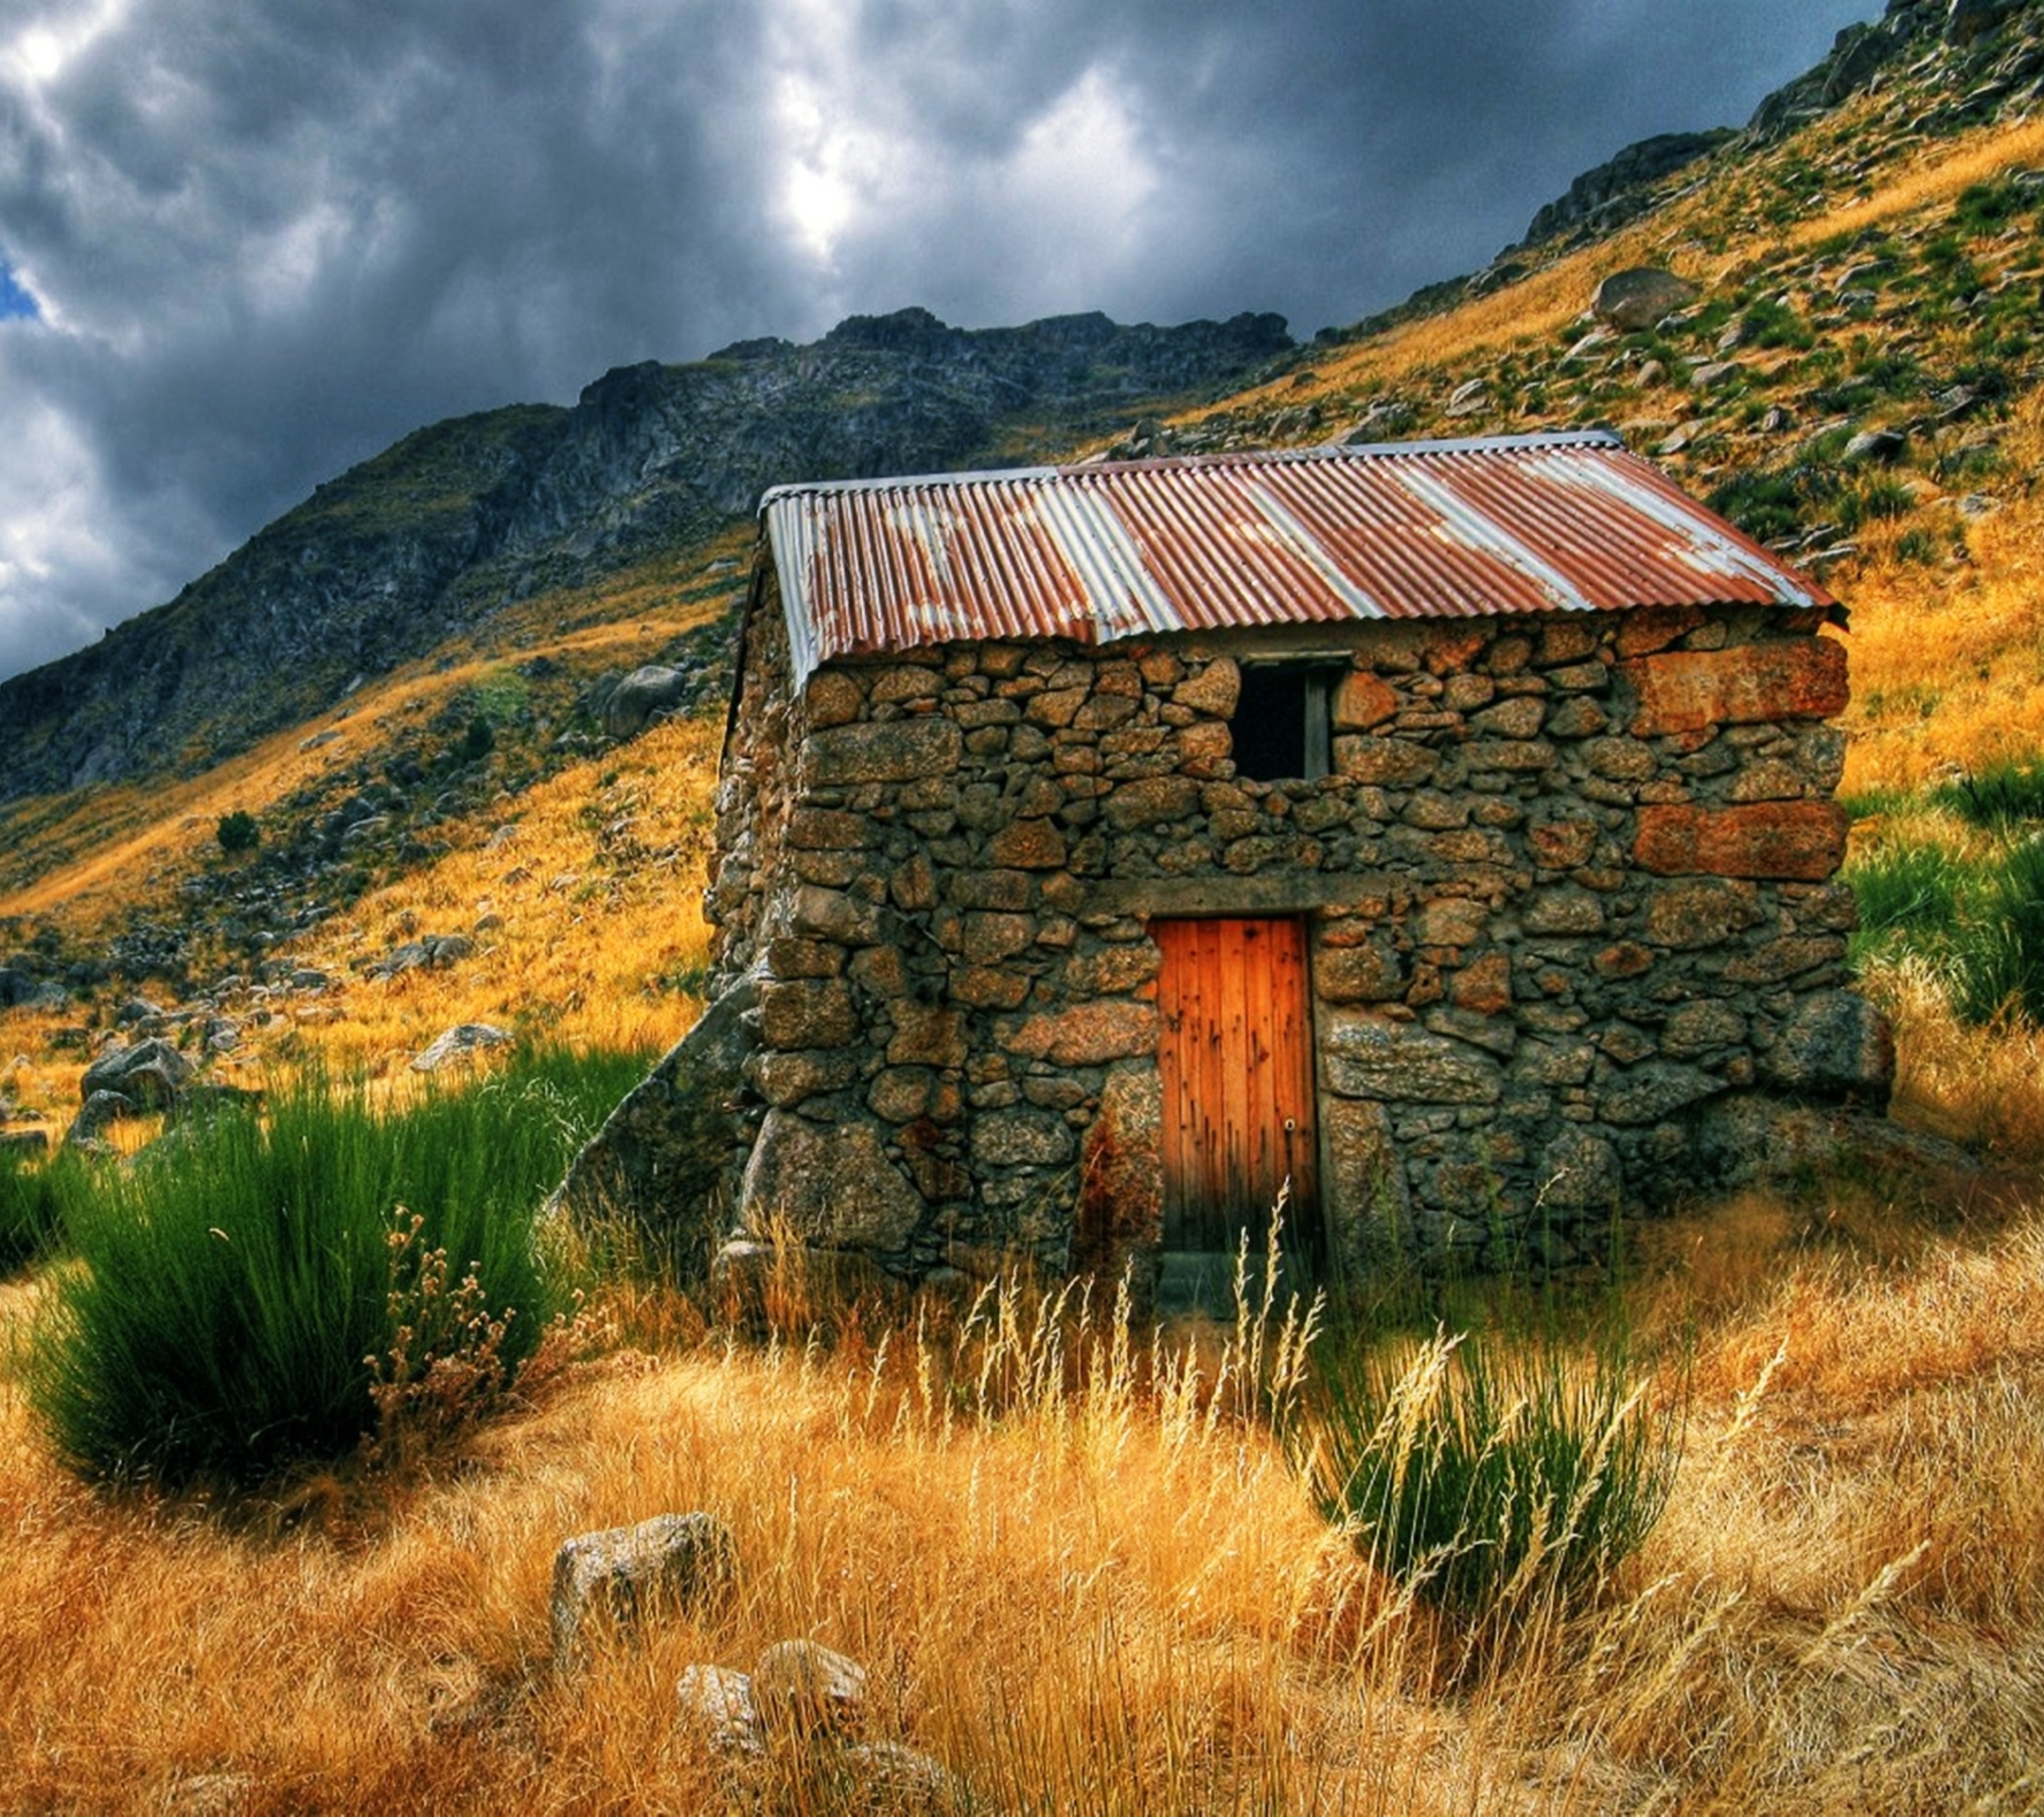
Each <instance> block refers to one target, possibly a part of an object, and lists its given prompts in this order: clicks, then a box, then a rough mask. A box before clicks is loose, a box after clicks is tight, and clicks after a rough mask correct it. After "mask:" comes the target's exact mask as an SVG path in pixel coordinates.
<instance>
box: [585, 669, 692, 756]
mask: <svg viewBox="0 0 2044 1817" xmlns="http://www.w3.org/2000/svg"><path fill="white" fill-rule="evenodd" d="M688 688H689V678H688V676H687V674H686V673H684V672H683V671H682V670H680V669H676V668H670V667H668V666H667V664H666V663H664V662H648V663H646V664H645V665H644V666H643V668H637V669H634V670H633V671H632V672H631V673H630V674H629V675H627V676H625V677H624V678H623V679H620V680H619V681H618V682H617V683H616V684H615V685H614V686H611V687H608V688H607V689H606V690H604V694H603V703H602V706H601V708H600V709H599V713H600V715H601V717H602V720H603V729H604V730H605V731H606V732H608V733H609V734H610V736H611V737H613V738H634V737H637V736H638V734H639V733H640V732H643V731H644V730H645V729H646V728H647V727H648V726H649V725H651V724H652V723H653V721H654V720H656V719H657V718H659V717H660V716H661V714H667V713H672V712H673V711H674V710H675V709H676V708H678V707H680V706H684V705H686V704H687V697H688Z"/></svg>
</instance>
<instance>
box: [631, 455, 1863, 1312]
mask: <svg viewBox="0 0 2044 1817" xmlns="http://www.w3.org/2000/svg"><path fill="white" fill-rule="evenodd" d="M761 515H762V520H763V525H764V535H763V541H762V551H761V556H760V561H759V565H758V568H757V571H756V574H755V578H754V584H753V588H752V591H751V594H750V598H749V605H748V608H747V612H746V617H745V623H744V627H743V633H742V644H741V651H740V657H739V667H738V674H737V678H736V682H735V688H734V697H733V701H732V706H731V718H730V726H729V735H728V739H727V743H726V750H725V755H724V766H723V773H722V781H721V785H720V789H719V794H718V799H717V832H716V854H715V859H714V875H713V878H712V882H711V888H710V895H709V907H710V914H711V919H712V921H713V922H714V926H715V929H716V933H715V944H714V987H715V989H716V991H717V992H719V993H721V994H722V1002H721V1003H720V1005H719V1008H718V1009H716V1010H713V1012H712V1014H711V1015H710V1016H708V1017H706V1018H705V1027H704V1032H702V1033H700V1034H698V1035H697V1036H696V1037H695V1039H696V1044H697V1047H698V1049H699V1050H701V1057H698V1059H697V1061H696V1063H695V1066H694V1068H693V1070H692V1069H691V1068H690V1067H688V1066H687V1065H686V1054H687V1047H686V1044H685V1045H684V1049H683V1050H678V1052H677V1055H676V1056H670V1061H669V1063H667V1096H666V1098H665V1099H664V1100H663V1099H661V1095H660V1092H659V1091H658V1090H657V1089H656V1090H655V1091H654V1095H653V1097H652V1098H651V1099H650V1100H647V1101H645V1102H643V1103H642V1104H641V1106H640V1109H639V1112H638V1116H639V1127H640V1137H639V1138H631V1137H630V1136H629V1133H628V1132H627V1133H626V1137H625V1138H624V1148H625V1149H626V1150H627V1151H630V1152H633V1153H636V1154H638V1155H640V1156H641V1157H642V1158H643V1156H644V1155H646V1154H648V1153H651V1152H653V1151H654V1150H655V1149H657V1147H658V1143H657V1142H651V1141H649V1140H648V1139H647V1138H646V1131H647V1129H648V1128H650V1126H651V1123H652V1122H653V1121H656V1120H657V1117H658V1114H659V1112H660V1105H661V1103H666V1104H667V1105H668V1106H669V1112H670V1114H671V1111H672V1106H673V1104H674V1103H676V1102H678V1098H679V1096H680V1095H681V1092H680V1086H679V1085H678V1084H677V1080H678V1078H685V1080H686V1082H687V1084H688V1085H689V1086H690V1088H691V1089H692V1090H694V1091H695V1092H696V1098H695V1101H694V1102H696V1103H697V1105H698V1106H699V1105H700V1103H702V1102H704V1101H703V1098H702V1092H701V1089H700V1087H701V1086H702V1085H703V1084H704V1083H705V1082H706V1081H711V1080H716V1081H724V1080H729V1081H730V1083H731V1085H732V1086H733V1089H731V1090H730V1091H722V1090H721V1089H720V1090H719V1091H718V1092H717V1093H716V1094H714V1095H715V1103H716V1110H715V1118H716V1121H715V1122H714V1126H713V1127H712V1128H711V1129H710V1132H709V1138H708V1141H707V1143H706V1145H704V1147H703V1151H702V1152H703V1155H705V1156H706V1157H707V1160H706V1165H707V1172H698V1173H697V1174H696V1175H692V1176H691V1177H692V1179H693V1180H694V1181H695V1182H696V1184H697V1185H700V1184H703V1183H706V1182H707V1183H712V1184H714V1185H715V1186H716V1187H717V1189H718V1190H717V1191H715V1192H714V1194H713V1197H714V1200H715V1208H714V1210H713V1211H712V1212H711V1213H710V1214H709V1215H710V1216H711V1217H712V1219H713V1220H714V1229H713V1230H712V1231H710V1232H708V1233H707V1235H706V1237H705V1244H706V1247H705V1251H704V1253H705V1254H707V1253H709V1252H710V1251H715V1252H716V1253H717V1254H718V1255H719V1257H720V1259H721V1262H722V1265H723V1266H724V1267H725V1268H726V1269H727V1270H730V1269H736V1268H743V1267H744V1266H745V1265H746V1264H747V1263H748V1262H749V1261H757V1260H758V1259H759V1258H760V1257H761V1255H762V1254H763V1248H762V1245H765V1244H768V1243H769V1242H771V1241H778V1240H785V1239H787V1238H791V1237H792V1238H799V1239H800V1240H801V1241H802V1242H803V1243H804V1244H807V1245H809V1246H811V1247H812V1248H814V1249H820V1250H828V1251H837V1252H839V1253H840V1254H850V1255H855V1256H857V1257H860V1258H862V1259H863V1261H865V1262H866V1263H870V1264H872V1265H874V1266H877V1267H878V1268H879V1269H881V1270H883V1271H885V1272H886V1273H887V1274H889V1275H891V1276H893V1277H896V1278H899V1279H905V1280H911V1281H923V1280H931V1279H957V1278H959V1277H961V1276H962V1277H965V1278H968V1279H970V1278H984V1277H986V1276H987V1275H988V1274H990V1273H991V1272H992V1271H994V1270H995V1269H996V1268H997V1267H999V1266H1000V1265H1001V1264H1002V1263H1004V1262H1005V1261H1011V1260H1013V1259H1021V1260H1023V1261H1027V1262H1029V1263H1031V1264H1033V1265H1034V1266H1036V1267H1037V1268H1039V1269H1041V1270H1044V1271H1048V1272H1051V1273H1064V1272H1066V1271H1071V1270H1076V1269H1080V1268H1104V1269H1109V1270H1116V1271H1119V1269H1120V1268H1122V1267H1123V1266H1125V1265H1128V1264H1129V1263H1131V1262H1133V1263H1134V1264H1135V1268H1136V1274H1137V1279H1138V1281H1139V1282H1141V1283H1143V1284H1144V1285H1146V1286H1152V1287H1154V1286H1155V1285H1156V1284H1157V1283H1158V1282H1159V1280H1160V1279H1161V1281H1162V1283H1163V1289H1164V1292H1165V1295H1166V1297H1167V1298H1169V1297H1172V1296H1173V1295H1175V1294H1177V1293H1179V1292H1181V1291H1183V1292H1189V1293H1198V1292H1200V1291H1201V1283H1202V1282H1203V1281H1210V1279H1211V1278H1212V1277H1213V1276H1214V1275H1215V1274H1216V1273H1217V1272H1219V1271H1220V1270H1221V1269H1223V1268H1224V1267H1225V1265H1226V1261H1225V1259H1227V1258H1231V1257H1232V1254H1233V1252H1234V1250H1235V1248H1236V1246H1237V1244H1238V1243H1239V1242H1240V1241H1241V1240H1242V1236H1243V1235H1244V1233H1246V1234H1247V1236H1248V1238H1249V1240H1250V1242H1251V1243H1252V1244H1260V1242H1261V1241H1262V1238H1263V1235H1264V1233H1265V1231H1266V1230H1267V1228H1268V1221H1269V1219H1270V1217H1271V1215H1272V1208H1273V1206H1274V1204H1276V1203H1277V1201H1278V1200H1279V1199H1280V1197H1282V1199H1283V1200H1284V1203H1285V1210H1284V1213H1283V1219H1284V1224H1283V1229H1284V1235H1285V1241H1286V1243H1287V1245H1288V1250H1289V1251H1290V1252H1291V1253H1295V1254H1297V1255H1299V1256H1301V1257H1302V1258H1304V1259H1306V1260H1308V1261H1311V1262H1312V1263H1313V1266H1315V1267H1316V1268H1318V1269H1320V1270H1322V1271H1324V1273H1325V1275H1326V1276H1328V1277H1330V1278H1332V1279H1335V1280H1337V1281H1338V1280H1339V1279H1343V1278H1345V1277H1351V1278H1352V1277H1355V1276H1357V1275H1359V1274H1362V1273H1364V1272H1365V1271H1367V1270H1368V1269H1370V1268H1371V1267H1372V1266H1374V1265H1377V1263H1378V1261H1379V1260H1380V1259H1381V1258H1382V1257H1383V1255H1385V1254H1387V1253H1389V1252H1391V1251H1394V1250H1402V1251H1405V1252H1407V1253H1409V1254H1415V1255H1417V1256H1418V1258H1419V1259H1420V1260H1421V1261H1423V1262H1425V1263H1428V1264H1430V1265H1435V1266H1439V1265H1443V1264H1454V1265H1466V1266H1470V1267H1495V1266H1505V1265H1515V1264H1517V1263H1520V1262H1523V1261H1533V1262H1535V1263H1536V1264H1539V1265H1559V1264H1566V1263H1568V1262H1571V1261H1575V1260H1577V1259H1578V1258H1581V1257H1584V1256H1586V1255H1590V1254H1594V1253H1595V1252H1596V1250H1597V1249H1598V1247H1599V1245H1601V1244H1604V1243H1605V1242H1606V1241H1607V1239H1608V1237H1609V1233H1610V1230H1611V1226H1612V1220H1613V1217H1614V1215H1616V1214H1619V1213H1622V1212H1627V1211H1630V1210H1634V1209H1648V1208H1653V1207H1655V1206H1657V1205H1661V1204H1665V1202H1667V1201H1668V1200H1670V1199H1671V1198H1673V1197H1674V1196H1676V1195H1678V1194H1680V1193H1683V1192H1685V1191H1695V1190H1697V1189H1699V1188H1700V1187H1706V1186H1709V1185H1711V1184H1713V1183H1715V1182H1718V1181H1722V1180H1726V1179H1729V1178H1732V1177H1736V1176H1737V1175H1738V1174H1739V1173H1741V1172H1742V1171H1744V1170H1747V1169H1750V1168H1751V1166H1752V1164H1753V1160H1754V1157H1755V1155H1757V1154H1759V1153H1760V1152H1762V1151H1763V1150H1764V1148H1765V1145H1766V1142H1767V1140H1768V1138H1769V1131H1770V1130H1771V1128H1772V1127H1773V1126H1774V1125H1773V1122H1772V1119H1773V1117H1774V1115H1775V1113H1776V1111H1777V1110H1778V1109H1779V1108H1780V1107H1781V1106H1783V1105H1786V1104H1795V1103H1801V1104H1804V1105H1808V1104H1810V1103H1820V1104H1824V1103H1833V1104H1835V1103H1852V1102H1858V1103H1867V1104H1871V1105H1873V1106H1875V1107H1878V1106H1879V1105H1880V1104H1881V1103H1883V1102H1884V1101H1885V1097H1886V1092H1887V1085H1888V1081H1889V1077H1890V1073H1891V1071H1892V1052H1893V1050H1892V1044H1891V1043H1890V1041H1889V1038H1888V1035H1887V1032H1886V1030H1885V1028H1884V1027H1883V1025H1882V1024H1881V1022H1880V1019H1879V1017H1878V1016H1877V1014H1876V1013H1875V1012H1874V1011H1872V1010H1871V1009H1870V1008H1869V1006H1868V1005H1867V1004H1866V1003H1865V1002H1864V1001H1863V1000H1862V999H1861V998H1859V997H1857V996H1856V995H1855V994H1853V993H1852V992H1851V991H1850V990H1849V989H1848V988H1847V984H1846V974H1845V969H1844V958H1845V936H1846V934H1847V932H1848V930H1849V929H1850V928H1851V927H1852V926H1853V919H1854V909H1853V903H1852V899H1851V896H1850V894H1849V892H1848V891H1846V890H1845V888H1844V887H1843V886H1842V885H1841V884H1840V883H1838V882H1836V881H1835V880H1834V873H1835V872H1836V870H1837V868H1838V865H1839V862H1840V859H1841V856H1842V854H1843V851H1844V844H1845V816H1844V814H1843V812H1842V810H1841V808H1840V807H1839V806H1838V804H1837V803H1836V802H1835V801H1834V799H1833V794H1834V790H1835V788H1836V786H1837V784H1838V781H1839V776H1840V771H1841V761H1842V754H1843V740H1842V735H1841V733H1840V732H1836V731H1834V730H1832V729H1831V728H1829V727H1828V726H1827V725H1826V724H1825V723H1824V722H1825V720H1826V718H1827V717H1828V716H1829V715H1831V714H1835V713H1837V712H1838V711H1839V710H1840V709H1841V707H1842V706H1843V705H1844V703H1845V699H1846V676H1845V648H1844V645H1843V644H1842V643H1841V642H1840V641H1839V640H1838V638H1837V637H1835V636H1833V635H1830V634H1827V633H1828V627H1831V626H1841V625H1842V623H1843V614H1842V611H1841V609H1840V607H1839V606H1838V604H1837V602H1836V601H1835V600H1833V599H1832V598H1831V597H1830V596H1829V595H1828V594H1827V593H1826V592H1825V591H1824V590H1823V589H1822V588H1821V587H1819V586H1817V585H1815V584H1814V583H1813V582H1811V581H1810V580H1808V579H1806V578H1805V577H1803V576H1801V575H1799V574H1797V573H1794V572H1793V571H1792V570H1790V569H1789V568H1788V567H1786V566H1784V565H1783V564H1782V563H1781V562H1780V561H1778V560H1777V559H1776V558H1774V557H1773V556H1771V555H1769V554H1768V553H1767V552H1766V551H1764V550H1763V549H1761V548H1759V547H1758V546H1756V545H1755V544H1754V543H1753V542H1752V541H1750V540H1749V539H1747V538H1745V537H1743V536H1742V535H1740V534H1739V533H1738V532H1737V531H1736V530H1735V529H1733V528H1732V527H1731V526H1730V525H1729V524H1727V523H1725V522H1724V521H1722V520H1720V519H1718V518H1717V517H1716V516H1714V515H1713V514H1712V513H1710V512H1708V511H1707V510H1705V509H1703V508H1702V507H1701V506H1700V505H1699V504H1697V503H1695V502H1694V501H1692V500H1690V499H1689V498H1687V497H1685V496H1684V495H1683V493H1682V492H1681V491H1679V490H1678V489H1677V488H1676V487H1675V486H1674V485H1672V484H1670V482H1669V481H1668V480H1667V479H1666V478H1665V476H1664V475H1662V474H1661V473H1660V472H1659V471H1657V470H1656V469H1655V468H1654V467H1651V466H1649V465H1648V464H1647V463H1646V462H1644V461H1642V460H1640V459H1638V458H1637V457H1635V456H1634V455H1632V454H1630V452H1628V451H1627V450H1625V448H1624V447H1623V445H1622V444H1621V443H1620V442H1619V441H1618V439H1617V438H1616V437H1615V436H1612V435H1611V434H1609V433H1603V432H1593V433H1576V434H1560V435H1534V436H1518V437H1509V438H1503V439H1496V440H1488V441H1471V442H1454V443H1450V442H1433V443H1412V444H1405V445H1386V446H1377V447H1339V448H1321V449H1313V450H1303V451H1288V452H1277V453H1258V454H1243V455H1227V456H1221V457H1212V458H1202V459H1188V460H1157V461H1146V462H1139V463H1133V464H1127V465H1101V464H1096V465H1090V466H1084V467H1068V468H1051V469H1038V470H1031V471H1023V472H1007V473H984V474H968V475H955V476H949V477H942V478H933V479H921V480H900V481H885V482H877V483H869V482H849V483H841V484H831V485H797V486H786V487H782V488H779V489H777V490H775V491H773V492H771V493H769V494H768V495H767V498H766V500H765V501H764V503H763V504H762V507H761ZM678 1061H679V1062H681V1063H683V1066H682V1073H681V1074H680V1075H678V1074H677V1073H676V1071H675V1069H674V1068H675V1066H676V1064H677V1063H678ZM659 1084H660V1076H659V1075H656V1079H655V1081H653V1082H650V1085H652V1086H654V1087H657V1086H658V1085H659ZM626 1108H627V1110H629V1109H630V1106H629V1105H627V1107H626ZM690 1114H692V1115H696V1116H697V1118H698V1134H700V1133H701V1127H700V1122H699V1119H700V1116H701V1114H702V1113H701V1112H700V1110H699V1108H698V1110H696V1111H694V1112H691V1113H690ZM623 1115H624V1113H621V1116H623ZM627 1122H628V1119H627ZM635 1139H636V1147H635V1146H634V1142H635ZM611 1145H612V1149H613V1150H615V1149H616V1148H617V1147H618V1138H616V1137H615V1136H613V1137H612V1138H611ZM654 1171H655V1172H657V1171H658V1169H657V1168H656V1169H655V1170H654ZM640 1172H641V1174H642V1176H643V1173H644V1172H645V1170H644V1168H643V1167H642V1168H641V1170H640ZM713 1176H714V1179H713ZM644 1184H645V1182H644V1180H643V1177H642V1179H641V1181H640V1188H641V1191H642V1193H643V1189H644ZM680 1184H681V1175H680V1174H679V1173H676V1172H675V1171H674V1170H673V1168H671V1167H670V1169H669V1189H670V1191H671V1192H673V1193H675V1194H676V1195H677V1196H678V1189H679V1187H680ZM659 1196H660V1195H659V1193H658V1192H657V1191H656V1192H655V1194H654V1197H655V1199H656V1200H657V1199H658V1198H659ZM680 1210H683V1208H682V1207H680V1206H678V1205H676V1204H674V1203H673V1202H672V1200H671V1199H670V1202H669V1204H668V1207H667V1212H666V1214H668V1215H672V1214H673V1213H674V1212H676V1211H680ZM687 1214H692V1215H696V1216H700V1215H701V1214H700V1213H699V1212H690V1213H687Z"/></svg>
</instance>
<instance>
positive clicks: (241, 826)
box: [213, 807, 262, 858]
mask: <svg viewBox="0 0 2044 1817" xmlns="http://www.w3.org/2000/svg"><path fill="white" fill-rule="evenodd" d="M213 837H214V838H217V839H218V840H219V841H220V850H221V851H222V852H224V853H226V855H227V856H229V857H230V858H232V857H238V856H240V855H241V854H242V853H244V852H253V851H255V848H256V847H257V846H258V845H260V844H261V843H262V828H261V827H259V826H257V825H256V824H255V815H253V814H251V813H249V812H248V810H247V809H246V808H239V807H238V808H236V809H235V810H234V812H233V813H231V814H222V815H221V816H220V824H219V825H218V826H217V827H215V828H214V830H213Z"/></svg>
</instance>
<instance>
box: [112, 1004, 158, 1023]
mask: <svg viewBox="0 0 2044 1817" xmlns="http://www.w3.org/2000/svg"><path fill="white" fill-rule="evenodd" d="M164 1015H165V1011H164V1008H163V1006H162V1005H161V1004H159V1003H152V1002H150V999H149V998H148V997H130V998H129V999H128V1000H127V1001H126V1002H125V1003H123V1004H122V1005H121V1006H120V1008H119V1009H117V1010H115V1012H114V1022H115V1027H117V1028H123V1029H128V1028H132V1027H133V1026H134V1025H135V1024H136V1023H137V1022H161V1021H162V1020H163V1018H164Z"/></svg>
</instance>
